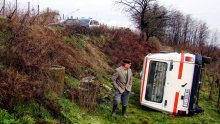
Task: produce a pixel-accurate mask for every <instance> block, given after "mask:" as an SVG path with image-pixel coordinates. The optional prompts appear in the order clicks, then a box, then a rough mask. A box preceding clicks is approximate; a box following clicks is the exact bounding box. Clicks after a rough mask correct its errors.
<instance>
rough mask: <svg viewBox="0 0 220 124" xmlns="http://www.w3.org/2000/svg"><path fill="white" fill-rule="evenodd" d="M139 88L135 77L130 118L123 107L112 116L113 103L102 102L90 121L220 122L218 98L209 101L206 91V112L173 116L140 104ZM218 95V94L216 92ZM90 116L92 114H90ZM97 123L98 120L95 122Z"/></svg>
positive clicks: (134, 123) (125, 123) (116, 123)
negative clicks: (123, 112)
mask: <svg viewBox="0 0 220 124" xmlns="http://www.w3.org/2000/svg"><path fill="white" fill-rule="evenodd" d="M139 90H140V80H139V79H134V84H133V92H134V93H135V94H134V95H131V96H130V101H129V105H128V118H127V119H125V118H123V117H122V116H121V108H120V107H119V109H118V112H117V116H116V117H115V118H112V117H111V103H109V104H101V105H100V106H98V107H97V110H96V113H95V114H93V115H92V118H93V119H92V118H91V119H89V118H87V121H88V122H91V123H93V120H97V123H105V124H121V123H123V124H209V123H212V124H219V123H220V114H219V113H218V111H217V109H216V106H215V105H216V100H214V101H211V102H210V101H208V100H207V98H208V95H207V93H206V92H204V91H201V95H200V96H201V98H200V106H201V107H202V108H204V109H205V112H204V113H200V114H196V115H194V116H189V117H188V116H173V115H170V114H167V113H162V112H158V111H154V110H151V109H149V108H146V107H143V106H140V105H139ZM215 96H216V94H215ZM89 117H90V116H89ZM94 123H96V122H94Z"/></svg>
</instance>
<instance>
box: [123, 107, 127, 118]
mask: <svg viewBox="0 0 220 124" xmlns="http://www.w3.org/2000/svg"><path fill="white" fill-rule="evenodd" d="M126 107H127V106H122V116H123V117H124V118H127V117H128V115H127V113H126Z"/></svg>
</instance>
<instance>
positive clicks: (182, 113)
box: [177, 110, 186, 115]
mask: <svg viewBox="0 0 220 124" xmlns="http://www.w3.org/2000/svg"><path fill="white" fill-rule="evenodd" d="M177 115H186V111H182V110H178V113H177Z"/></svg>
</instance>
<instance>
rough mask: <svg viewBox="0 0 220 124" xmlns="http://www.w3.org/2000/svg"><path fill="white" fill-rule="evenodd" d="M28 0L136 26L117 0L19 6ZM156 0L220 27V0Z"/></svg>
mask: <svg viewBox="0 0 220 124" xmlns="http://www.w3.org/2000/svg"><path fill="white" fill-rule="evenodd" d="M0 1H3V0H0ZM6 1H15V0H6ZM28 1H31V6H33V7H37V5H38V4H39V5H40V8H41V9H43V8H47V7H49V8H52V9H55V10H58V11H59V12H60V14H65V15H66V16H73V17H79V18H80V17H91V18H94V19H97V20H99V21H100V22H102V23H105V24H108V25H113V26H120V27H133V28H134V27H135V26H134V24H133V23H132V22H131V20H130V18H129V16H128V14H127V13H125V12H123V11H122V7H120V6H115V5H114V0H18V2H19V3H20V7H21V5H22V7H24V6H27V2H28ZM157 1H158V2H159V3H160V5H164V6H166V7H167V8H170V9H177V10H180V11H181V12H183V13H184V14H190V15H191V16H192V17H193V18H196V19H197V20H202V21H204V22H207V24H208V26H209V28H210V30H215V29H220V23H219V21H220V0H157Z"/></svg>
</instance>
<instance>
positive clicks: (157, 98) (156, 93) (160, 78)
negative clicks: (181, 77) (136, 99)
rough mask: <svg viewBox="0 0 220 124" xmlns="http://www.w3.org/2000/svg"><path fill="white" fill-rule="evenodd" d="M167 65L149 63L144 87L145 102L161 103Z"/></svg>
mask: <svg viewBox="0 0 220 124" xmlns="http://www.w3.org/2000/svg"><path fill="white" fill-rule="evenodd" d="M166 71H167V63H165V62H158V61H151V62H150V66H149V73H148V74H149V75H148V81H147V86H146V94H145V99H146V100H147V101H152V102H157V103H161V102H162V100H163V94H164V85H165V80H166Z"/></svg>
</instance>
